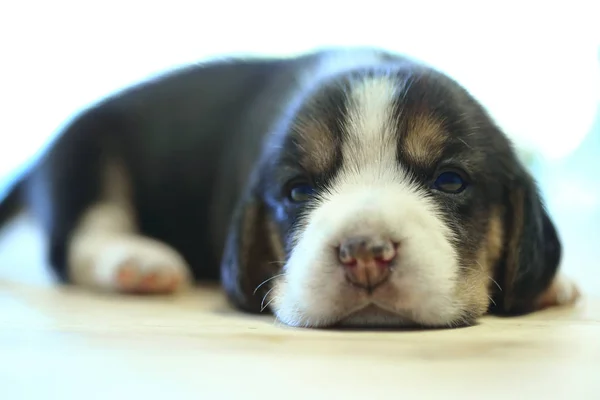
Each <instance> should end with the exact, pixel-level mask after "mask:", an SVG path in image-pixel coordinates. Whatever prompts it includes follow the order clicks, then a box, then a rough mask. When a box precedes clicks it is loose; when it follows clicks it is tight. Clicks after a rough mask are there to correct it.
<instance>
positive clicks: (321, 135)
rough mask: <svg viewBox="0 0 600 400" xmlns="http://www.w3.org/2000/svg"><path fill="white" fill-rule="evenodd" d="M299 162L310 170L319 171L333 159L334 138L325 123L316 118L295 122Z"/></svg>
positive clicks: (326, 166)
mask: <svg viewBox="0 0 600 400" xmlns="http://www.w3.org/2000/svg"><path fill="white" fill-rule="evenodd" d="M294 130H295V131H296V132H297V134H298V135H297V137H298V139H297V146H298V148H299V149H300V152H301V156H300V163H301V164H302V166H303V167H304V168H306V169H307V170H308V171H310V172H321V171H325V170H327V169H328V168H330V167H331V165H332V164H333V162H334V160H335V148H336V143H335V138H334V137H333V135H332V134H331V132H330V131H329V128H328V127H327V125H326V124H325V123H323V122H322V121H319V120H318V119H316V118H305V119H300V120H298V121H297V122H296V123H295V126H294Z"/></svg>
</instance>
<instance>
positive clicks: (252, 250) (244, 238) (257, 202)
mask: <svg viewBox="0 0 600 400" xmlns="http://www.w3.org/2000/svg"><path fill="white" fill-rule="evenodd" d="M282 249H283V246H282V244H281V236H280V234H279V232H278V228H277V226H276V224H275V223H274V222H273V219H272V218H271V216H270V215H269V213H268V210H267V208H266V205H265V203H264V202H263V201H262V199H261V198H260V197H259V196H258V195H256V194H253V193H250V194H248V195H247V196H245V197H244V198H243V199H242V200H241V201H240V202H239V203H238V205H237V207H236V210H235V213H234V215H233V219H232V222H231V225H230V227H229V231H228V233H227V240H226V243H225V248H224V253H223V258H222V261H221V281H222V285H223V287H224V288H225V291H226V293H227V296H228V298H229V300H230V301H231V302H232V303H233V305H234V306H235V307H237V308H239V309H241V310H244V311H246V312H253V313H258V312H261V308H263V306H264V303H266V302H267V301H268V299H267V300H266V301H265V302H264V303H262V302H263V298H264V297H265V295H266V293H267V291H268V288H269V287H270V284H269V282H266V284H263V282H265V281H267V280H268V279H270V278H272V277H274V276H275V275H276V274H277V273H278V272H279V270H280V269H281V267H282V264H281V261H282V260H283V258H284V257H285V254H284V253H283V250H282ZM261 284H262V285H261ZM259 285H260V287H259ZM257 288H258V289H257Z"/></svg>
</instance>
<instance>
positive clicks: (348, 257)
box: [338, 236, 397, 291]
mask: <svg viewBox="0 0 600 400" xmlns="http://www.w3.org/2000/svg"><path fill="white" fill-rule="evenodd" d="M396 247H397V246H396V245H395V244H394V243H393V242H392V241H391V240H389V239H386V238H384V237H380V236H357V237H351V238H348V239H346V240H344V241H342V243H341V245H340V247H339V254H338V257H339V260H340V262H341V263H342V265H343V266H344V268H345V270H346V276H347V277H348V279H349V280H350V282H352V283H353V284H354V285H355V286H358V287H361V288H363V289H366V290H368V291H371V290H373V289H375V288H376V287H377V286H379V285H381V284H382V283H383V282H385V281H386V280H387V279H388V278H389V276H390V264H391V261H392V260H393V259H394V257H396Z"/></svg>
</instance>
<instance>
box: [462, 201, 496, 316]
mask: <svg viewBox="0 0 600 400" xmlns="http://www.w3.org/2000/svg"><path fill="white" fill-rule="evenodd" d="M503 237H504V227H503V224H502V217H501V213H500V210H499V209H498V208H494V209H493V210H492V212H491V214H490V217H489V222H488V228H487V233H486V235H485V238H484V240H483V241H482V243H481V246H480V248H479V251H478V252H477V255H476V258H475V260H474V262H473V263H472V265H471V266H470V267H469V268H468V269H467V270H466V272H465V275H464V277H463V280H462V284H461V286H459V289H458V290H459V291H460V293H461V297H462V299H463V301H464V302H465V304H469V305H471V307H472V309H471V311H472V313H473V314H475V315H476V316H480V315H483V314H484V313H485V312H486V311H487V308H488V306H489V302H490V301H491V298H490V287H491V285H496V283H495V281H494V280H493V278H492V275H493V271H494V266H495V265H496V263H497V262H498V259H499V258H500V256H501V254H502V246H503Z"/></svg>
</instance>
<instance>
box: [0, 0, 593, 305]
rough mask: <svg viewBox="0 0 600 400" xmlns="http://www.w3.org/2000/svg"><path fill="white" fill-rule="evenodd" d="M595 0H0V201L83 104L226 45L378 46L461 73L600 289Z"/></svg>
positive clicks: (259, 51)
mask: <svg viewBox="0 0 600 400" xmlns="http://www.w3.org/2000/svg"><path fill="white" fill-rule="evenodd" d="M596 3H597V2H594V1H573V0H569V1H553V2H542V1H529V2H527V1H519V2H510V1H489V2H475V1H470V2H467V1H451V2H450V1H445V2H442V1H436V2H432V1H419V2H415V1H412V2H403V1H396V2H391V1H389V0H388V1H385V2H383V1H375V0H370V1H368V2H364V1H361V2H354V3H352V2H349V1H348V2H342V1H324V0H323V1H318V2H311V1H301V2H285V1H259V0H255V1H253V2H248V1H245V2H244V1H235V2H232V1H225V0H221V1H219V2H208V1H204V2H202V1H176V0H171V1H169V2H166V1H164V2H160V1H155V2H149V1H126V0H120V1H114V0H105V1H96V0H94V1H85V2H78V1H75V0H53V1H39V0H38V1H27V0H21V1H19V2H2V5H0V198H2V197H3V196H4V195H5V194H6V192H7V190H8V189H9V187H10V186H11V185H12V183H13V182H14V180H15V179H16V178H17V177H18V176H19V174H20V173H21V172H22V171H23V170H24V169H25V168H27V166H28V165H30V163H31V162H33V161H34V160H35V159H36V157H37V156H39V154H40V152H41V151H43V150H44V148H45V146H46V145H47V144H48V142H49V141H50V140H51V139H52V138H53V137H54V135H55V134H56V133H57V132H58V131H59V130H60V128H61V127H62V126H63V125H64V124H65V123H67V122H68V121H69V119H70V118H72V117H73V116H74V114H75V113H77V112H78V111H79V110H80V109H81V108H82V107H85V106H87V105H89V104H90V103H92V102H95V101H97V100H99V99H100V98H102V97H103V96H106V95H108V94H110V93H112V92H114V91H115V90H118V89H120V88H122V87H124V86H127V85H129V84H132V83H134V82H137V81H139V80H142V79H145V78H148V77H151V76H152V75H154V74H157V73H160V72H163V71H165V70H168V69H170V68H173V67H176V66H180V65H183V64H187V63H193V62H199V61H202V60H206V59H209V58H211V57H215V56H221V55H224V54H227V55H229V54H238V55H241V54H251V55H280V56H291V55H294V54H297V53H299V52H303V51H307V50H312V49H314V48H317V47H323V46H332V45H373V46H377V47H382V48H386V49H389V50H394V51H398V52H402V53H406V54H409V55H411V56H414V57H417V58H419V59H422V60H424V61H426V62H428V63H430V64H432V65H433V66H435V67H437V68H438V69H440V70H442V71H444V72H446V73H448V74H449V75H451V76H452V77H453V78H455V79H456V80H458V81H459V82H460V83H462V84H463V85H464V86H465V87H466V88H467V89H468V90H469V91H470V92H471V93H472V94H473V95H474V96H475V97H477V98H478V99H479V100H480V101H481V102H482V103H483V104H484V105H485V106H486V108H487V109H488V110H489V111H490V113H491V114H492V115H493V117H494V118H495V119H496V120H497V122H498V123H499V124H500V125H501V126H502V127H503V128H504V129H505V131H506V132H507V134H509V135H510V136H511V137H512V138H513V140H514V141H515V142H516V143H517V145H518V146H519V149H520V150H521V152H522V154H523V156H524V157H525V159H526V160H527V163H528V165H529V166H530V168H531V169H532V171H533V173H534V174H535V176H536V178H537V179H538V180H539V182H540V185H541V188H542V190H543V192H544V195H545V196H546V199H547V203H548V208H549V209H550V211H551V213H552V214H553V216H554V218H555V219H556V222H557V224H558V226H559V229H560V231H561V234H562V236H563V240H564V242H565V248H566V252H565V260H564V268H565V270H566V271H567V272H568V273H569V274H570V275H572V276H573V277H574V278H575V279H577V280H578V281H580V282H581V284H582V286H583V289H584V290H585V291H586V292H593V293H595V294H600V265H599V262H598V261H597V260H598V259H600V241H599V240H598V236H597V235H598V233H599V232H600V228H599V226H600V178H599V175H600V28H599V26H600V21H599V17H598V16H599V15H600V10H599V9H598V8H599V6H598V4H596Z"/></svg>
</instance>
